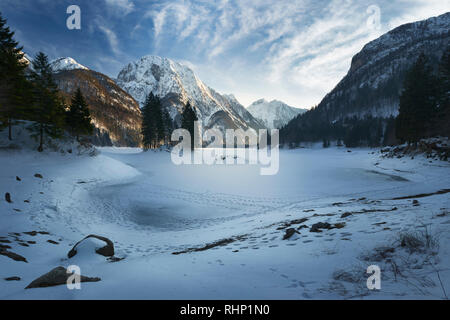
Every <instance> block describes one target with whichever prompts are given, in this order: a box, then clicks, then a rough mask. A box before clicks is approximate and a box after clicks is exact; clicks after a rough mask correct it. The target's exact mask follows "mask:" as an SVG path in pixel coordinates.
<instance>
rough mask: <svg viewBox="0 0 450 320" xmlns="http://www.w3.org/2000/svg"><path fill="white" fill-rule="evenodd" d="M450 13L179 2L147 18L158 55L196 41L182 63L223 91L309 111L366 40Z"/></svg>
mask: <svg viewBox="0 0 450 320" xmlns="http://www.w3.org/2000/svg"><path fill="white" fill-rule="evenodd" d="M373 5H375V6H378V7H379V8H381V21H380V22H381V28H379V29H374V28H370V26H368V24H367V21H368V19H369V17H370V15H371V12H372V11H369V12H368V11H367V9H368V8H369V7H371V6H373ZM448 8H450V0H398V1H391V0H368V1H359V0H358V1H357V0H331V1H313V0H295V1H292V0H277V1H274V0H239V1H235V0H221V1H220V0H219V1H215V2H213V3H211V2H210V1H194V0H174V1H170V2H159V3H158V4H155V5H152V6H151V7H150V10H149V11H148V12H147V14H146V17H147V18H150V19H151V21H152V22H153V27H154V30H153V31H154V32H153V36H154V38H155V44H156V47H157V49H156V50H157V52H158V53H160V54H162V55H163V54H164V53H163V52H164V50H165V48H163V47H162V48H161V47H159V44H160V43H161V44H167V43H170V44H171V45H172V48H174V49H173V50H172V48H170V49H169V50H172V51H171V52H176V51H177V49H178V47H177V46H178V45H179V44H180V43H182V41H184V40H189V41H187V43H188V44H189V47H188V48H187V49H188V50H190V52H189V53H186V50H184V49H186V48H185V47H183V46H181V47H179V50H178V52H180V51H181V52H183V53H184V54H186V56H183V55H180V56H179V57H178V58H182V59H185V60H187V59H190V60H192V61H193V62H194V63H195V65H196V69H197V70H196V71H197V72H198V73H199V75H200V78H202V79H204V80H205V82H206V83H208V84H210V85H211V86H212V87H214V88H216V89H218V90H219V91H223V92H233V93H236V96H237V97H238V98H240V99H241V100H242V102H243V103H245V104H246V103H247V102H248V99H250V98H251V97H257V96H258V95H259V96H260V97H267V98H278V99H280V100H285V101H286V102H287V103H289V104H291V105H295V106H298V107H310V106H312V105H314V104H317V103H319V102H320V100H321V99H322V98H323V97H324V96H325V94H326V93H328V92H329V91H330V90H331V89H333V87H334V86H335V85H336V84H337V83H338V82H339V81H340V80H341V79H342V77H343V76H345V74H346V73H347V71H348V69H349V67H350V62H351V58H352V57H353V55H355V54H356V53H358V52H359V51H360V50H361V49H362V48H363V46H364V45H365V44H366V43H367V42H369V41H371V40H373V39H375V38H377V37H379V36H380V35H382V34H383V33H385V32H387V31H388V30H390V29H392V28H393V27H396V26H398V25H400V24H403V23H406V22H412V21H417V20H421V19H424V18H427V17H430V16H435V15H438V14H442V13H444V12H445V11H446V10H448ZM161 40H165V41H161ZM191 47H193V48H195V49H191ZM193 52H195V53H197V55H195V54H194V53H193ZM189 54H190V55H189ZM277 95H278V96H277Z"/></svg>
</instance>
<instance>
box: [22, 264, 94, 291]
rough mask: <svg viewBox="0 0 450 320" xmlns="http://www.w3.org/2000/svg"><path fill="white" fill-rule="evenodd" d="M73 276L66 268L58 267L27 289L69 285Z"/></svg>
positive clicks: (86, 280) (92, 279)
mask: <svg viewBox="0 0 450 320" xmlns="http://www.w3.org/2000/svg"><path fill="white" fill-rule="evenodd" d="M71 275H72V273H70V272H67V269H66V268H64V267H56V268H55V269H53V270H51V271H50V272H48V273H46V274H44V275H42V276H40V277H39V278H37V279H36V280H34V281H33V282H31V283H30V284H29V285H28V286H27V287H26V288H25V289H33V288H46V287H54V286H59V285H63V284H67V280H68V279H69V277H70V276H71ZM80 281H81V282H98V281H101V279H100V278H90V277H85V276H80Z"/></svg>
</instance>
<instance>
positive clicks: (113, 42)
mask: <svg viewBox="0 0 450 320" xmlns="http://www.w3.org/2000/svg"><path fill="white" fill-rule="evenodd" d="M98 28H99V29H100V30H101V31H102V32H103V33H104V34H105V36H106V38H107V39H108V42H109V45H110V47H111V50H112V51H113V52H114V54H116V55H118V54H121V51H120V49H119V40H118V39H117V35H116V34H115V33H114V31H112V30H111V29H109V28H107V27H106V26H104V25H99V26H98Z"/></svg>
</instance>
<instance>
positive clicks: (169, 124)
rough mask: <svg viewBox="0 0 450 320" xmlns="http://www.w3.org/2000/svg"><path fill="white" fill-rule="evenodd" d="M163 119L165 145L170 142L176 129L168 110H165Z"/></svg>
mask: <svg viewBox="0 0 450 320" xmlns="http://www.w3.org/2000/svg"><path fill="white" fill-rule="evenodd" d="M162 118H163V123H164V144H168V143H169V141H170V136H171V135H172V131H173V129H174V123H173V121H172V118H171V117H170V114H169V112H168V111H167V109H164V110H163V112H162Z"/></svg>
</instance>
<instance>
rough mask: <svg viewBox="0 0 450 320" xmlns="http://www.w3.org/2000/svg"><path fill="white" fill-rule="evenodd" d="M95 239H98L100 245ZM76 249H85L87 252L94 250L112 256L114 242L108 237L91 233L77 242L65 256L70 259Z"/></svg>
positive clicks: (76, 251)
mask: <svg viewBox="0 0 450 320" xmlns="http://www.w3.org/2000/svg"><path fill="white" fill-rule="evenodd" d="M96 240H99V241H100V243H101V245H99V241H96ZM78 251H86V252H87V253H88V254H89V253H90V252H94V251H95V252H96V253H97V254H99V255H102V256H105V257H112V256H114V243H113V242H112V241H111V240H109V239H108V238H105V237H101V236H96V235H93V234H91V235H89V236H87V237H85V238H84V239H82V240H80V241H79V242H77V243H76V244H75V245H74V246H73V248H72V249H71V250H70V251H69V253H68V254H67V256H68V257H69V259H70V258H72V257H74V256H75V255H76V254H77V253H78ZM89 251H90V252H89Z"/></svg>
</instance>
